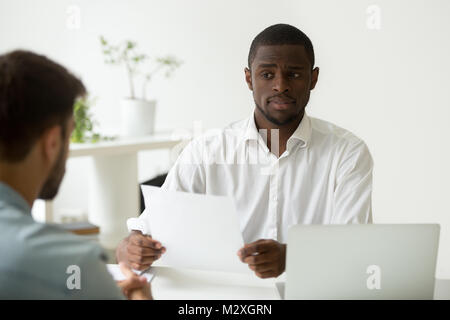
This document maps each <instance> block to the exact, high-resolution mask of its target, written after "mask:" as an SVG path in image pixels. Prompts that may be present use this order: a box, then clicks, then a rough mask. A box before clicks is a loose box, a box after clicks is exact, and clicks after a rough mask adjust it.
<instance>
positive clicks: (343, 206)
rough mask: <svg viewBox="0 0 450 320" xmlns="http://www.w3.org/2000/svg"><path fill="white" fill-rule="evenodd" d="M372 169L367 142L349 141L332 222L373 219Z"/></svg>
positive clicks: (344, 222)
mask: <svg viewBox="0 0 450 320" xmlns="http://www.w3.org/2000/svg"><path fill="white" fill-rule="evenodd" d="M372 171H373V160H372V156H371V154H370V152H369V149H368V148H367V146H366V144H365V143H364V142H363V141H361V140H359V141H357V142H356V143H355V142H354V143H351V144H349V146H348V147H347V150H346V151H345V153H344V156H343V157H342V159H341V161H340V164H339V165H338V170H337V174H336V184H335V189H334V211H333V218H332V222H331V223H337V224H347V223H372Z"/></svg>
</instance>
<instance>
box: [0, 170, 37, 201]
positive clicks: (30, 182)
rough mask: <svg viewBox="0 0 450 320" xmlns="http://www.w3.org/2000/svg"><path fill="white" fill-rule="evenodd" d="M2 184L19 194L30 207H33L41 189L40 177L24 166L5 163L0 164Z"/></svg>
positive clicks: (0, 180)
mask: <svg viewBox="0 0 450 320" xmlns="http://www.w3.org/2000/svg"><path fill="white" fill-rule="evenodd" d="M0 182H3V183H5V184H7V185H8V186H9V187H11V188H12V189H14V190H15V191H16V192H17V193H19V194H20V195H21V196H22V197H23V198H24V199H25V200H26V202H27V203H28V204H29V205H30V207H32V206H33V202H34V200H35V199H36V198H37V196H38V193H39V189H40V187H41V186H40V183H39V177H37V176H36V174H33V171H30V170H26V168H25V167H24V166H23V165H17V164H11V163H4V162H1V163H0Z"/></svg>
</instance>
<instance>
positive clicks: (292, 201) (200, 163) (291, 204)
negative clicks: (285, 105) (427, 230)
mask: <svg viewBox="0 0 450 320" xmlns="http://www.w3.org/2000/svg"><path fill="white" fill-rule="evenodd" d="M264 136H267V134H266V133H265V132H264V131H262V132H258V130H257V128H256V125H255V121H254V115H253V114H252V115H251V116H250V117H249V118H248V119H246V120H241V121H238V122H234V123H232V124H231V125H229V126H228V127H226V128H225V129H223V130H220V131H219V132H217V131H216V132H215V133H213V134H205V135H202V136H201V137H198V138H195V139H194V140H192V141H191V142H190V143H189V144H188V145H187V146H186V148H185V149H184V150H183V151H182V153H181V154H180V156H179V157H178V159H177V161H176V163H175V164H174V166H173V167H172V169H171V170H170V172H169V174H168V176H167V179H166V181H165V183H164V185H163V187H162V188H164V189H168V190H176V191H185V192H193V193H203V194H212V195H226V196H232V197H233V198H234V201H235V205H236V210H237V213H238V217H239V221H240V228H241V231H242V235H243V238H244V241H245V243H250V242H253V241H256V240H259V239H273V240H277V241H279V242H282V243H286V242H287V231H288V228H289V227H290V226H291V225H295V224H332V223H335V224H346V223H371V222H372V209H371V193H372V169H373V161H372V157H371V155H370V152H369V150H368V148H367V146H366V145H365V143H364V142H363V141H362V140H361V139H359V138H358V137H356V136H355V135H354V134H352V133H350V132H349V131H347V130H345V129H342V128H340V127H337V126H336V125H334V124H332V123H329V122H326V121H323V120H319V119H315V118H312V117H309V116H307V115H306V113H305V115H304V116H303V119H302V121H301V123H300V125H299V126H298V127H297V129H296V130H295V132H294V133H293V134H292V136H291V137H290V138H289V139H288V141H287V145H286V151H285V152H284V153H283V154H282V155H281V156H280V157H277V156H276V155H274V153H272V152H270V151H269V148H268V147H267V145H266V143H265V138H263V137H264ZM275 140H276V141H278V139H276V136H272V141H275ZM272 151H274V148H273V147H272ZM141 218H145V213H144V214H143V215H141Z"/></svg>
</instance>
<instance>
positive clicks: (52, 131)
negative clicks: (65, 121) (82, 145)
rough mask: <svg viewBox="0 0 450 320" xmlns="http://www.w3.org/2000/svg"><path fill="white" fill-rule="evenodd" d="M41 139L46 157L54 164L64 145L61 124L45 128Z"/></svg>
mask: <svg viewBox="0 0 450 320" xmlns="http://www.w3.org/2000/svg"><path fill="white" fill-rule="evenodd" d="M41 141H42V154H43V157H44V159H45V160H46V161H48V162H49V163H51V164H53V163H54V162H55V161H56V159H57V158H58V156H59V154H60V152H61V148H62V145H63V140H62V132H61V126H53V127H51V128H48V129H47V130H45V131H44V133H43V134H42V138H41Z"/></svg>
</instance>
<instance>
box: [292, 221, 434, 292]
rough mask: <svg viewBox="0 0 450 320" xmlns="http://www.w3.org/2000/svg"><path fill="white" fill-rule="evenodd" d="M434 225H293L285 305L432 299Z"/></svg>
mask: <svg viewBox="0 0 450 320" xmlns="http://www.w3.org/2000/svg"><path fill="white" fill-rule="evenodd" d="M439 231H440V227H439V225H438V224H408V225H404V224H395V225H391V224H365V225H362V224H353V225H295V226H292V227H291V228H290V229H289V232H288V245H287V253H286V284H285V298H286V299H402V300H403V299H433V292H434V284H435V272H436V259H437V252H438V243H439Z"/></svg>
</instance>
